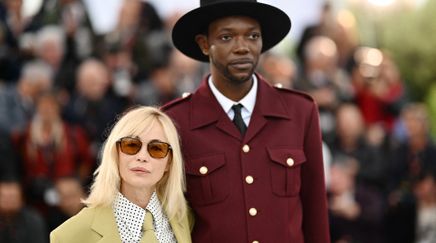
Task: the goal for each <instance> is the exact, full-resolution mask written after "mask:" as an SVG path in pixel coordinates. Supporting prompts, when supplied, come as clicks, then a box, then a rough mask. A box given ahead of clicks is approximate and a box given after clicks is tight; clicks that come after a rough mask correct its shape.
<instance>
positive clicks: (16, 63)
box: [0, 0, 41, 83]
mask: <svg viewBox="0 0 436 243" xmlns="http://www.w3.org/2000/svg"><path fill="white" fill-rule="evenodd" d="M40 27H41V24H40V23H39V22H38V21H36V20H35V19H34V18H33V17H30V16H25V15H24V14H23V1H22V0H4V1H0V80H4V81H6V82H10V83H15V82H16V81H17V80H18V78H19V77H20V69H21V66H22V65H23V62H25V61H27V58H28V57H29V56H27V55H26V54H27V53H25V52H23V49H22V47H23V45H25V44H24V43H25V42H26V41H27V40H30V39H29V38H28V37H31V36H33V33H34V32H35V31H36V30H37V29H39V28H40Z"/></svg>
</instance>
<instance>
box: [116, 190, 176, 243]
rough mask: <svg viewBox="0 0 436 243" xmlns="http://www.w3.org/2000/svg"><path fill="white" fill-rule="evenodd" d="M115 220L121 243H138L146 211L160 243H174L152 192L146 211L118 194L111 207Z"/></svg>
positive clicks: (174, 239) (157, 200) (172, 235)
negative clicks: (151, 217)
mask: <svg viewBox="0 0 436 243" xmlns="http://www.w3.org/2000/svg"><path fill="white" fill-rule="evenodd" d="M113 209H114V214H115V220H116V222H117V226H118V232H119V233H120V236H121V241H122V242H123V243H135V242H136V243H139V242H140V241H141V237H142V234H143V232H142V225H143V223H144V217H145V214H146V213H148V212H147V211H146V210H148V211H149V212H151V214H152V215H153V226H154V228H155V233H156V238H157V239H158V240H159V242H160V243H175V242H177V241H176V238H175V236H174V234H173V231H172V229H171V225H170V223H169V220H168V218H167V216H166V215H165V213H164V212H163V209H162V207H161V203H160V201H159V199H158V198H157V194H156V192H153V194H152V196H151V198H150V201H149V202H148V205H147V207H146V210H145V209H143V208H141V207H139V206H138V205H136V204H134V203H132V202H130V201H129V200H128V199H127V198H126V197H124V196H123V195H122V194H121V193H118V195H117V198H116V199H115V201H114V205H113Z"/></svg>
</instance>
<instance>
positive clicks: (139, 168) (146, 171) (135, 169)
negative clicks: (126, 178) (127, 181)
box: [130, 166, 150, 173]
mask: <svg viewBox="0 0 436 243" xmlns="http://www.w3.org/2000/svg"><path fill="white" fill-rule="evenodd" d="M130 170H131V171H133V172H135V173H150V171H149V170H147V169H145V168H143V167H139V166H138V167H133V168H131V169H130Z"/></svg>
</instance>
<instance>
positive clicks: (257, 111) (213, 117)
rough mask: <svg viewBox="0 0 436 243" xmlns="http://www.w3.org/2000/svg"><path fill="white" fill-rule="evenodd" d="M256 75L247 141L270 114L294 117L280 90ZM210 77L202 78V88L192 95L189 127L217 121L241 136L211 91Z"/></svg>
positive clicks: (237, 136) (232, 133) (279, 116)
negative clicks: (253, 102)
mask: <svg viewBox="0 0 436 243" xmlns="http://www.w3.org/2000/svg"><path fill="white" fill-rule="evenodd" d="M256 76H257V78H258V90H257V95H256V104H255V107H254V110H253V114H252V117H251V120H250V124H249V127H248V130H247V134H246V138H245V139H244V140H246V141H247V140H249V139H251V138H252V137H253V136H254V135H255V134H256V133H257V132H258V131H259V130H260V129H261V128H262V127H263V126H264V125H265V124H266V119H267V117H275V118H280V119H289V120H290V119H291V116H290V114H289V108H286V106H285V105H284V102H283V101H282V100H281V99H280V97H279V96H278V94H277V91H276V90H275V89H274V88H272V87H271V86H270V85H269V84H268V83H266V81H265V80H264V79H263V78H262V77H261V76H259V75H257V74H256ZM207 80H208V77H206V78H204V79H203V81H202V82H201V85H200V87H199V88H198V90H197V91H196V92H195V93H194V95H193V96H192V98H191V99H192V102H191V107H190V109H191V113H190V115H191V117H190V128H191V129H197V128H200V127H203V126H207V125H210V124H212V123H217V127H218V128H220V129H221V130H223V131H225V132H226V133H228V134H229V135H231V136H234V137H236V138H239V139H241V136H240V134H239V131H238V130H237V129H236V127H235V126H234V125H233V123H232V122H231V121H230V119H229V118H228V116H227V114H226V113H225V112H224V110H223V109H222V107H221V106H220V104H219V103H218V101H217V100H216V98H215V96H214V95H213V93H212V91H211V90H210V87H209V84H208V82H207Z"/></svg>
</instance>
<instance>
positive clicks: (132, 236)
mask: <svg viewBox="0 0 436 243" xmlns="http://www.w3.org/2000/svg"><path fill="white" fill-rule="evenodd" d="M95 175H96V176H95V181H94V183H93V185H92V188H91V193H90V195H89V197H88V198H87V199H86V200H84V203H85V204H86V205H87V207H86V208H85V209H83V210H82V211H80V212H79V213H78V214H77V215H76V216H74V217H72V218H70V219H69V220H67V221H66V222H65V223H63V224H62V225H61V226H59V227H58V228H56V229H55V230H54V231H52V232H51V234H50V239H51V242H53V243H57V242H62V243H64V242H81V243H87V242H120V241H122V242H129V243H130V242H147V243H149V242H160V243H162V242H179V243H184V242H191V237H190V228H189V225H188V219H187V206H186V201H185V199H184V196H183V190H184V188H185V181H184V176H183V175H184V174H183V165H182V156H181V152H180V145H179V141H178V134H177V131H176V128H175V127H174V125H173V123H172V122H171V120H170V118H168V117H167V116H166V115H165V114H163V113H162V112H160V111H159V110H158V109H155V108H151V107H139V108H136V109H133V110H131V111H129V112H127V113H126V114H125V115H124V116H123V117H121V119H120V120H119V121H118V122H117V123H116V124H115V126H114V127H113V129H112V131H111V133H110V135H109V137H108V138H107V140H106V142H105V145H104V148H103V154H102V162H101V165H100V166H99V168H98V169H97V171H96V172H95ZM153 228H154V229H155V230H153Z"/></svg>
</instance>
